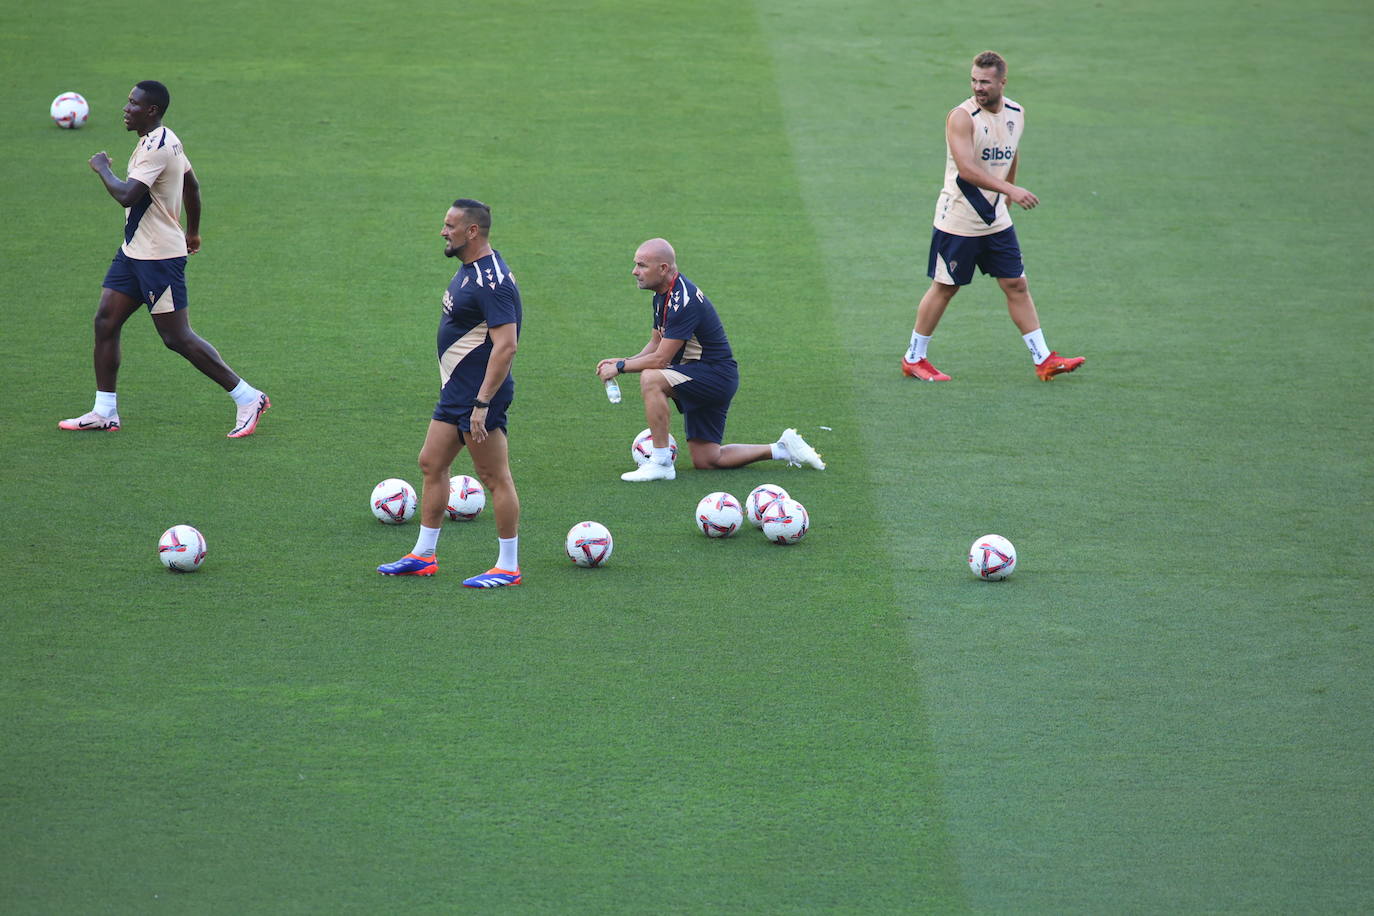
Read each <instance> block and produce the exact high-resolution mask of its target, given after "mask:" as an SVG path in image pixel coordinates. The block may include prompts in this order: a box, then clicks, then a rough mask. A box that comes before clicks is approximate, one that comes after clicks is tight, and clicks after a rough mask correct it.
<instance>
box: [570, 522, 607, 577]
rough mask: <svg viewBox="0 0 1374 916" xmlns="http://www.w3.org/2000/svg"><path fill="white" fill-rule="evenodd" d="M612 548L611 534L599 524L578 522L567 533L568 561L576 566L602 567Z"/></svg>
mask: <svg viewBox="0 0 1374 916" xmlns="http://www.w3.org/2000/svg"><path fill="white" fill-rule="evenodd" d="M614 547H615V542H614V541H612V540H611V532H610V531H609V530H608V529H607V528H606V526H605V525H603V524H601V523H600V522H578V523H577V524H576V525H573V526H572V529H571V530H570V531H569V532H568V540H567V545H566V549H567V552H568V559H570V560H572V561H573V562H574V563H576V564H577V565H578V566H586V567H593V566H604V565H605V564H606V561H607V560H609V559H610V558H611V550H612V549H613V548H614Z"/></svg>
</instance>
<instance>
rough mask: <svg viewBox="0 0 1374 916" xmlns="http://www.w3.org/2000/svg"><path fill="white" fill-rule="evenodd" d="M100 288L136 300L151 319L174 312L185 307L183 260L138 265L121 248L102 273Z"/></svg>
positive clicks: (173, 259) (169, 259) (138, 262)
mask: <svg viewBox="0 0 1374 916" xmlns="http://www.w3.org/2000/svg"><path fill="white" fill-rule="evenodd" d="M100 285H101V286H103V287H104V288H105V289H112V290H114V291H115V292H117V293H123V294H124V295H126V296H128V297H129V298H130V299H137V300H138V301H139V302H142V303H143V304H144V305H146V306H147V307H148V311H149V312H150V313H151V314H154V315H164V314H166V313H167V312H177V311H180V310H181V309H184V308H186V306H187V305H188V303H187V301H186V259H185V258H184V257H182V258H166V259H165V260H161V261H140V260H138V259H137V258H131V257H129V256H128V255H126V254H125V253H124V249H123V248H121V249H119V250H118V251H116V252H115V256H114V260H113V261H111V262H110V269H109V270H107V271H105V282H103V283H101V284H100Z"/></svg>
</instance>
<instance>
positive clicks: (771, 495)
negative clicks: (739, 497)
mask: <svg viewBox="0 0 1374 916" xmlns="http://www.w3.org/2000/svg"><path fill="white" fill-rule="evenodd" d="M786 498H787V491H786V490H784V489H783V488H782V487H780V486H778V485H777V484H775V483H763V484H759V485H758V486H757V487H754V489H752V490H750V491H749V495H748V496H746V497H745V498H744V517H745V518H747V519H749V524H751V525H753V526H754V527H755V528H762V527H763V513H764V510H766V509H767V508H768V507H769V506H770V505H772V504H773V500H775V499H786Z"/></svg>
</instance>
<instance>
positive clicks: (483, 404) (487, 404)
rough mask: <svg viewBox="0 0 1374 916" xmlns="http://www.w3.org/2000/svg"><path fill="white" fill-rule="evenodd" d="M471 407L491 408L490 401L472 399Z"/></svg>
mask: <svg viewBox="0 0 1374 916" xmlns="http://www.w3.org/2000/svg"><path fill="white" fill-rule="evenodd" d="M472 406H473V407H490V406H491V401H484V400H482V399H481V398H473V399H472Z"/></svg>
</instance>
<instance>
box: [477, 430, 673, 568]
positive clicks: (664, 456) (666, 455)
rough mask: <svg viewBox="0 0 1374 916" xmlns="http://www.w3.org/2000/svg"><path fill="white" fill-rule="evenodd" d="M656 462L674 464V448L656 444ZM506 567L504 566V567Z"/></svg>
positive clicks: (652, 456)
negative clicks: (661, 446) (660, 446)
mask: <svg viewBox="0 0 1374 916" xmlns="http://www.w3.org/2000/svg"><path fill="white" fill-rule="evenodd" d="M650 457H651V458H653V460H654V463H655V464H672V463H673V450H672V447H671V446H668V445H665V446H663V448H659V447H658V446H654V450H653V453H652V454H651V455H650ZM503 568H504V567H503Z"/></svg>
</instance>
